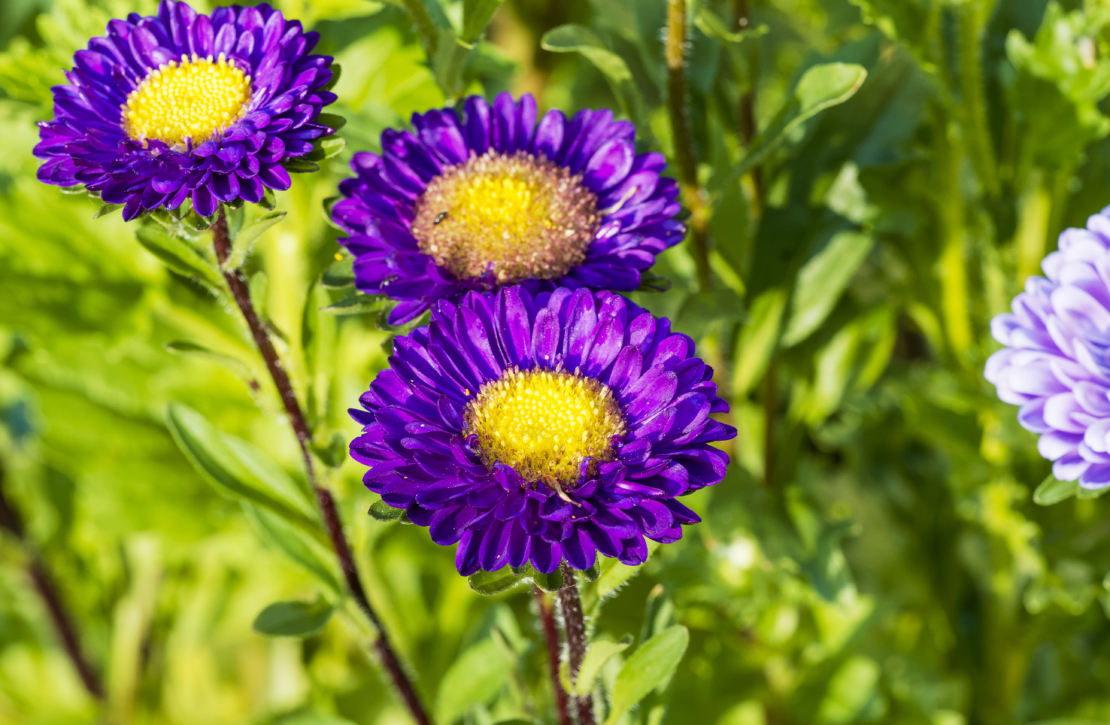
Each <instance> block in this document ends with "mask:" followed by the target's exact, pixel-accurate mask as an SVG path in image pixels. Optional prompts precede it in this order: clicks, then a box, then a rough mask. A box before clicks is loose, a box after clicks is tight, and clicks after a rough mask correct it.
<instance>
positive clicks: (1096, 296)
mask: <svg viewBox="0 0 1110 725" xmlns="http://www.w3.org/2000/svg"><path fill="white" fill-rule="evenodd" d="M1041 267H1042V269H1044V272H1045V274H1046V275H1047V276H1048V279H1045V278H1044V277H1030V278H1029V279H1028V280H1027V281H1026V283H1025V292H1023V293H1021V294H1019V295H1018V296H1017V297H1016V298H1015V299H1014V305H1013V310H1014V311H1013V314H1002V315H998V316H997V317H995V318H994V320H993V321H992V323H991V332H992V333H993V334H994V339H996V340H998V341H999V342H1000V343H1002V344H1003V345H1006V347H1005V348H1003V349H1002V350H999V351H998V352H996V353H994V354H993V355H991V357H990V359H989V360H988V361H987V368H986V378H987V380H989V381H990V382H992V383H994V385H995V386H996V387H997V389H998V397H999V398H1001V399H1002V400H1003V401H1005V402H1007V403H1013V404H1014V405H1020V406H1021V410H1020V411H1019V412H1018V421H1019V422H1020V423H1021V425H1022V426H1023V427H1024V428H1025V429H1026V430H1030V431H1032V432H1034V433H1039V434H1040V436H1041V437H1040V440H1039V441H1038V443H1037V448H1038V450H1039V451H1040V453H1041V455H1042V456H1044V457H1045V458H1047V459H1048V460H1050V461H1055V463H1054V464H1053V466H1052V474H1053V475H1054V476H1055V477H1056V478H1057V479H1059V480H1061V481H1075V480H1078V481H1079V485H1080V486H1082V487H1084V488H1092V489H1093V488H1103V487H1105V486H1107V485H1110V207H1107V208H1106V209H1103V210H1102V212H1101V213H1100V214H1095V215H1094V216H1092V217H1091V218H1090V219H1088V220H1087V228H1086V229H1067V230H1065V231H1064V232H1063V233H1062V234H1061V235H1060V244H1059V251H1057V252H1053V253H1052V254H1049V255H1048V256H1047V257H1045V260H1044V262H1043V263H1042V264H1041Z"/></svg>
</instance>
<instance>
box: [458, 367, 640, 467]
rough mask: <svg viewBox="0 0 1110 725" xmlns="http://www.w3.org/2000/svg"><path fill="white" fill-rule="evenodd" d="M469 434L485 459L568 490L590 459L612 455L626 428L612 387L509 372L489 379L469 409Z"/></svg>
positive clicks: (566, 376)
mask: <svg viewBox="0 0 1110 725" xmlns="http://www.w3.org/2000/svg"><path fill="white" fill-rule="evenodd" d="M464 432H465V433H466V434H467V435H470V434H474V435H476V436H477V437H478V449H479V452H480V454H481V456H482V460H483V461H484V462H485V464H486V465H487V466H490V467H492V466H493V464H494V463H496V462H498V461H500V462H501V463H504V464H505V465H508V466H511V467H512V468H513V469H515V470H516V472H517V473H519V474H520V476H521V477H522V478H523V479H524V480H526V481H540V482H542V483H545V484H547V485H549V486H551V487H552V488H563V487H566V486H568V485H571V484H574V483H575V482H576V481H577V480H578V475H579V466H581V464H582V461H583V460H584V459H585V458H587V457H593V458H595V459H597V460H600V461H611V460H612V459H613V443H612V440H613V436H622V435H624V434H625V432H626V428H625V424H624V417H623V416H622V415H621V412H620V408H619V407H618V405H617V401H616V400H614V398H613V392H612V391H611V390H610V389H609V388H608V387H607V386H606V385H604V384H603V383H600V382H598V381H597V380H594V379H593V378H584V377H580V376H578V375H573V374H571V373H567V372H563V371H561V370H538V369H535V370H528V371H525V372H521V371H519V370H516V369H511V370H508V371H506V372H505V374H504V375H502V376H501V377H500V378H499V379H497V380H494V381H491V382H488V383H486V384H484V385H483V386H482V389H481V390H480V391H478V395H477V396H476V397H475V399H474V400H473V401H471V403H470V405H468V406H467V408H466V428H465V431H464Z"/></svg>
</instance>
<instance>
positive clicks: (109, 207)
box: [93, 204, 123, 219]
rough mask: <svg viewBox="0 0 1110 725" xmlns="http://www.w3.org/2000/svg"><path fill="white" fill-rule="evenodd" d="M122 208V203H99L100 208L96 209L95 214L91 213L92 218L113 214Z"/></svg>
mask: <svg viewBox="0 0 1110 725" xmlns="http://www.w3.org/2000/svg"><path fill="white" fill-rule="evenodd" d="M122 208H123V204H101V205H100V208H99V209H97V210H96V214H93V219H99V218H100V217H105V216H108V215H109V214H114V213H116V212H117V211H119V210H120V209H122Z"/></svg>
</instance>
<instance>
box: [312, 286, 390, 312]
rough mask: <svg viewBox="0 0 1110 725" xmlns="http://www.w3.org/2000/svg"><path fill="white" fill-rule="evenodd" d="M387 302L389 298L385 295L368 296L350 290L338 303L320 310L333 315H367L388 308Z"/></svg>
mask: <svg viewBox="0 0 1110 725" xmlns="http://www.w3.org/2000/svg"><path fill="white" fill-rule="evenodd" d="M389 302H390V301H389V298H388V297H386V296H385V295H368V294H363V293H362V292H359V291H358V290H351V291H350V293H349V294H347V295H345V296H344V297H343V298H342V299H340V300H339V301H338V302H335V303H334V304H330V305H328V306H327V307H321V308H320V309H322V310H323V311H324V312H330V313H331V314H333V315H368V314H372V313H380V312H381V311H382V310H383V308H388V307H389V306H390V304H389Z"/></svg>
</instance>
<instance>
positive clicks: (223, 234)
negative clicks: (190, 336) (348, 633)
mask: <svg viewBox="0 0 1110 725" xmlns="http://www.w3.org/2000/svg"><path fill="white" fill-rule="evenodd" d="M212 238H213V246H214V248H215V251H216V259H217V260H218V261H219V263H220V267H221V269H222V271H223V275H224V280H225V281H226V282H227V286H228V289H230V290H231V294H232V297H234V299H235V303H236V304H237V305H238V306H239V310H240V312H242V313H243V318H244V319H245V320H246V322H247V327H248V328H250V333H251V337H252V338H253V339H254V343H255V345H256V346H257V347H258V352H259V353H260V354H261V355H262V359H263V360H264V361H265V363H266V369H267V370H268V371H269V373H270V377H271V378H272V379H273V381H274V386H275V387H277V390H278V394H279V395H280V396H281V402H282V404H283V405H284V407H285V412H286V415H288V416H289V422H290V425H292V426H293V432H294V433H295V434H296V437H297V443H298V444H299V445H300V448H301V455H302V456H303V458H304V464H305V473H306V475H307V476H308V482H309V485H311V486H312V489H313V491H314V492H315V494H316V503H317V505H318V506H319V507H320V515H321V517H322V518H323V520H324V525H325V527H326V528H327V531H328V537H329V538H330V539H331V542H332V546H333V547H334V549H335V554H336V557H338V559H339V566H340V568H341V569H342V570H343V577H344V579H346V582H347V588H348V589H349V590H350V593H351V596H352V597H354V600H355V602H356V603H357V604H358V607H359V609H361V610H362V612H363V614H365V615H366V617H367V619H369V620H370V622H371V623H372V624H373V625H374V628H375V629H377V631H378V638H377V640H376V641H375V642H374V647H375V649H376V650H377V652H378V657H379V658H380V659H381V663H382V667H384V668H385V670H386V671H387V672H388V673H389V677H390V679H391V680H392V681H393V685H394V686H395V687H396V688H397V690H398V691H399V692H400V694H401V699H402V700H404V702H405V705H406V706H407V707H408V709H409V712H410V713H411V714H412V717H413V719H414V720H415V721H416V722H417V723H418V724H419V725H430V723H431V720H430V719H429V718H428V715H427V714H426V712H425V710H424V706H423V704H422V703H421V702H420V697H419V695H417V693H416V688H415V687H413V684H412V681H411V680H410V679H409V677H408V674H407V673H406V672H405V670H404V668H403V667H402V665H401V661H400V659H399V658H398V657H397V654H396V652H395V651H394V649H393V646H392V644H390V641H389V637H388V635H387V634H386V631H385V628H384V627H383V626H382V623H381V620H380V619H379V618H378V615H377V613H376V612H375V611H374V608H373V607H372V606H371V605H370V600H369V599H368V598H367V596H366V590H365V589H364V588H363V586H362V580H361V579H360V578H359V573H358V567H357V566H356V564H355V559H354V556H353V555H352V553H351V547H350V545H349V544H348V543H347V537H346V534H344V533H343V521H342V519H340V517H339V511H338V510H337V509H336V506H335V499H334V498H333V497H332V494H331V491H330V490H329V489H328V488H327V487H325V486H324V485H322V484H320V483H319V482H318V481H317V478H316V472H315V468H314V466H313V461H312V454H311V452H310V451H309V443H310V441H311V440H312V433H311V431H310V430H309V427H308V421H307V419H306V418H305V416H304V413H303V412H302V411H301V406H300V403H299V402H298V401H297V396H296V394H295V393H294V392H293V384H292V383H291V382H290V380H289V374H288V373H287V372H286V371H285V368H284V367H283V366H282V364H281V358H280V357H278V354H277V350H275V349H274V344H273V342H272V341H271V340H270V336H269V334H268V333H267V332H266V328H265V327H264V326H263V325H262V321H261V320H260V319H259V317H258V313H257V312H256V311H255V309H254V305H253V304H252V303H251V298H250V290H249V288H248V287H247V282H246V280H245V279H244V278H243V275H242V274H241V273H240V272H239V270H238V269H231V268H229V267H227V266H226V263H227V260H228V258H229V257H230V256H231V239H230V236H229V235H228V229H227V217H226V215H225V214H224V209H223V207H220V212H219V217H218V218H217V220H216V223H215V224H213V225H212Z"/></svg>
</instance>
